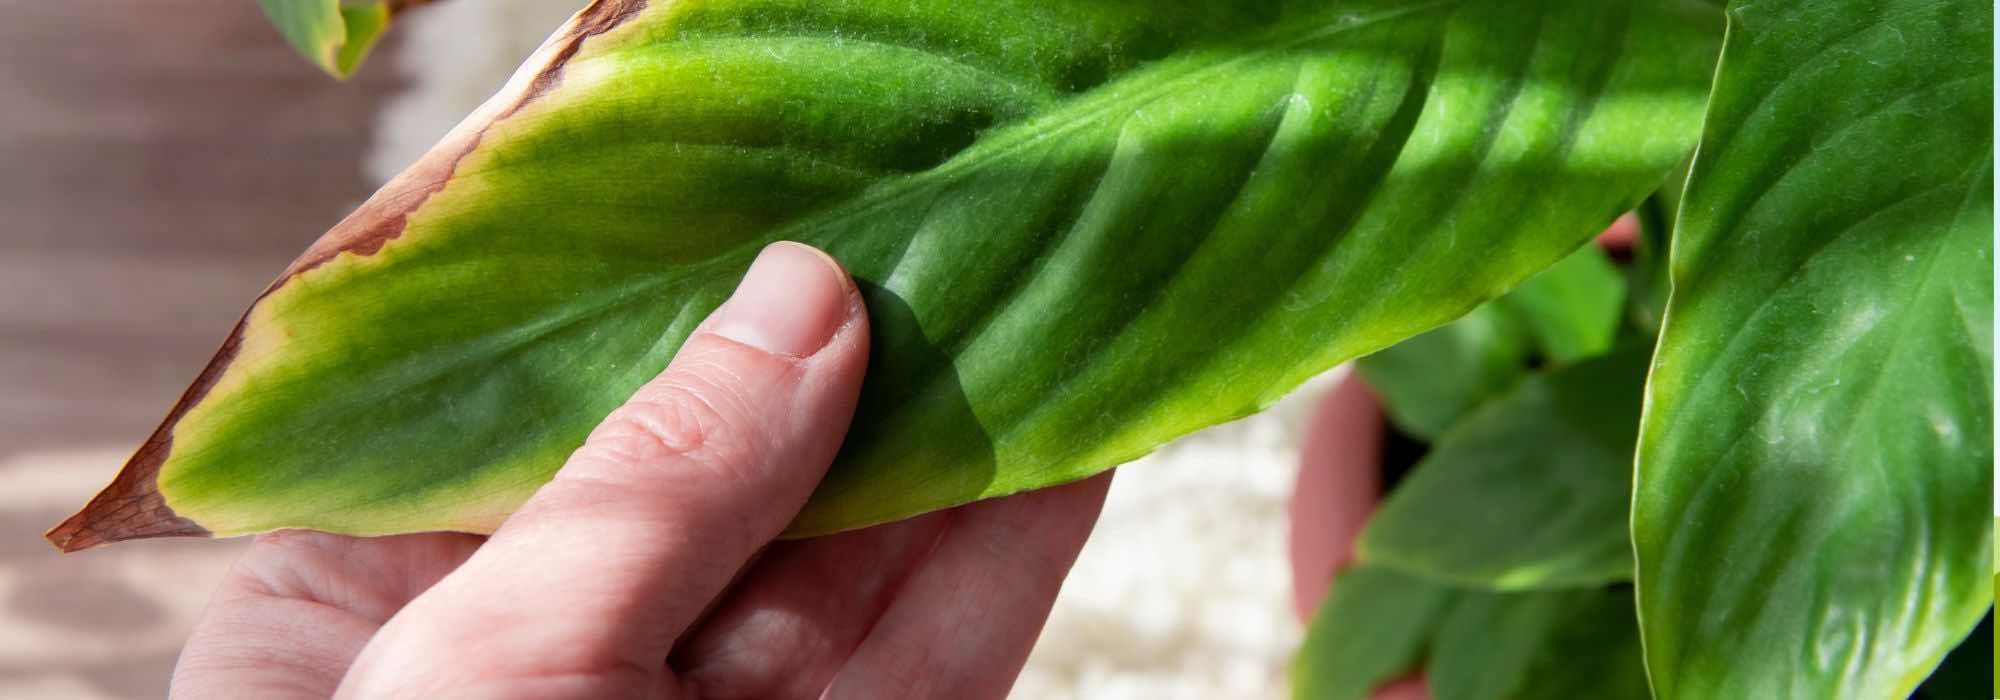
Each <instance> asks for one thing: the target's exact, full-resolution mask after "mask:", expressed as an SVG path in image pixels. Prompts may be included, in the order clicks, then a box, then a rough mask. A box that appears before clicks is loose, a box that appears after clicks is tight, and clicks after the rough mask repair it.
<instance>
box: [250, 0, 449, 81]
mask: <svg viewBox="0 0 2000 700" xmlns="http://www.w3.org/2000/svg"><path fill="white" fill-rule="evenodd" d="M258 4H260V5H262V6H263V7H264V16H265V17H267V18H269V19H270V20H271V24H272V25H273V26H275V27H277V28H278V32H279V33H281V34H284V35H285V40H286V41H290V42H291V43H292V48H295V49H298V51H299V54H300V55H303V56H305V57H306V60H309V61H312V62H313V65H316V66H319V67H320V69H321V70H324V71H326V72H327V73H329V74H331V75H333V77H336V78H345V77H347V76H349V75H352V74H353V73H354V69H355V68H358V67H360V66H361V59H363V58H366V57H367V56H368V50H369V49H372V48H374V47H375V42H376V41H377V40H379V39H381V38H382V32H384V31H387V30H388V29H389V19H390V18H391V17H393V16H394V15H395V14H396V13H397V12H398V11H400V10H401V9H403V8H404V7H405V6H407V5H410V4H413V3H412V2H411V1H410V0H258Z"/></svg>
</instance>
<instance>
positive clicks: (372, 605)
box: [172, 531, 485, 698]
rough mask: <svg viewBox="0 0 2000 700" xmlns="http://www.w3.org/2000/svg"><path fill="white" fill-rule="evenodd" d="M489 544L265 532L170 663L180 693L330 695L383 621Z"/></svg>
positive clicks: (467, 539) (453, 536)
mask: <svg viewBox="0 0 2000 700" xmlns="http://www.w3.org/2000/svg"><path fill="white" fill-rule="evenodd" d="M484 539H485V538H482V537H477V536H473V535H465V534H458V533H427V534H421V535H401V536H396V537H378V538H370V539H361V538H354V537H345V536H341V535H330V534H326V533H320V532H306V531H282V532H275V533H271V534H267V535H261V536H259V537H258V538H257V539H256V541H254V542H252V543H251V545H250V548H249V549H248V550H247V551H245V552H244V554H243V556H242V557H241V558H239V559H238V560H237V561H236V565H235V566H233V567H231V569H230V571H229V573H228V575H226V576H225V577H224V578H223V580H222V584H221V585H220V586H218V587H217V588H216V593H215V596H214V598H213V599H212V600H211V601H210V602H209V605H208V608H207V609H206V610H204V611H203V612H202V616H201V620H200V621H198V622H196V623H195V628H194V632H193V634H192V635H190V636H189V638H188V643H187V646H186V648H184V649H182V651H181V655H180V659H179V661H178V662H177V663H176V664H175V666H174V678H173V684H172V689H173V690H172V694H173V695H174V696H175V697H187V698H218V697H259V698H290V697H298V698H324V697H327V696H329V695H332V694H333V691H334V688H335V687H336V686H337V685H339V683H340V678H341V676H342V675H343V674H345V673H347V668H348V666H350V665H351V664H352V663H353V661H354V657H355V655H356V654H359V653H360V652H361V647H362V645H364V644H366V643H367V642H368V639H369V637H372V636H374V634H375V631H376V630H377V629H380V628H381V626H382V623H383V622H384V621H387V620H388V619H389V616H390V615H392V614H394V613H395V612H396V610H398V609H400V608H402V607H403V606H404V605H405V604H407V603H409V602H410V600H411V599H412V598H415V597H417V595H418V594H420V593H422V592H423V591H424V590H425V589H428V588H430V587H431V585H432V584H434V583H436V582H437V581H438V579H440V578H443V577H444V576H445V574H447V573H450V572H451V570H452V569H454V568H456V567H457V566H458V565H459V563H460V562H463V561H465V558H466V557H468V556H471V554H472V552H473V550H474V549H476V548H477V547H478V546H479V543H480V542H481V541H483V540H484Z"/></svg>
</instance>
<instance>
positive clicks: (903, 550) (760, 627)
mask: <svg viewBox="0 0 2000 700" xmlns="http://www.w3.org/2000/svg"><path fill="white" fill-rule="evenodd" d="M951 517H952V516H951V514H950V513H949V512H941V513H932V514H929V515H925V516H920V517H916V518H911V519H909V520H903V521H898V522H893V523H888V524H884V525H877V526H874V527H870V528H866V529H862V530H855V531H851V532H844V533H840V534H837V535H829V536H825V537H816V538H813V539H809V540H800V541H795V542H779V543H777V544H774V545H772V546H771V548H770V549H769V550H766V551H765V552H764V554H763V556H761V557H759V558H758V560H757V563H756V564H755V565H754V566H753V567H752V568H751V570H750V571H749V572H747V573H746V574H745V575H744V576H743V579H742V581H741V582H739V583H738V584H737V585H736V586H735V587H734V588H733V589H732V590H731V592H730V593H729V597H728V598H727V599H726V600H724V601H723V603H722V605H721V606H720V607H718V608H717V609H716V611H715V614H714V615H712V616H710V617H709V618H708V619H707V620H705V621H704V622H702V624H701V625H700V626H699V627H698V628H696V629H695V630H694V632H693V633H692V634H691V636H690V637H688V638H687V639H686V640H685V641H683V642H682V643H681V644H679V645H678V646H677V647H676V648H675V649H674V654H673V657H672V658H671V666H672V667H673V668H674V669H675V671H676V672H677V673H679V674H680V676H681V680H682V682H683V683H684V684H685V685H686V686H687V687H688V688H690V689H691V690H692V691H693V692H692V693H691V695H693V696H695V697H700V698H704V700H733V699H738V698H741V699H744V700H748V699H751V698H774V699H776V698H817V697H819V695H820V692H821V691H822V690H824V689H825V688H826V684H827V682H828V681H829V680H831V679H832V678H833V674H834V672H835V671H837V670H839V668H840V665H841V664H843V663H846V661H847V657H848V655H849V654H851V653H853V651H854V648H855V647H857V646H859V645H860V644H861V640H862V638H863V637H864V636H866V635H867V634H868V630H869V628H871V627H873V626H874V624H875V620H876V618H879V617H881V615H882V612H883V611H884V610H886V609H888V607H889V604H890V602H891V601H892V600H893V599H894V597H895V595H896V593H897V591H899V590H901V588H902V585H903V583H904V582H905V580H906V579H907V577H908V576H909V574H910V572H911V570H912V569H914V568H915V567H916V566H917V564H918V563H920V562H922V561H923V560H924V559H925V557H927V556H929V554H930V553H931V551H932V550H933V549H934V548H935V547H936V545H937V543H938V540H939V537H940V535H942V534H943V533H944V531H945V528H946V527H947V526H948V525H949V524H950V522H951Z"/></svg>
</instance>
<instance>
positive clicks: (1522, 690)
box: [1438, 588, 1652, 700]
mask: <svg viewBox="0 0 2000 700" xmlns="http://www.w3.org/2000/svg"><path fill="white" fill-rule="evenodd" d="M1566 605H1567V607H1566V609H1565V610H1564V613H1565V614H1566V616H1565V617H1564V619H1563V621H1562V624H1560V625H1558V626H1557V627H1556V628H1555V630H1554V631H1552V632H1551V633H1550V634H1549V635H1548V637H1547V639H1546V641H1544V642H1543V643H1542V652H1541V653H1540V654H1538V655H1537V656H1536V657H1535V658H1534V660H1532V661H1531V662H1529V666H1528V669H1527V671H1526V672H1525V675H1524V676H1523V677H1522V679H1521V680H1520V681H1519V682H1518V683H1516V684H1515V685H1514V688H1513V691H1512V692H1510V693H1508V695H1507V697H1509V698H1515V699H1517V700H1544V699H1546V700H1569V699H1574V698H1593V699H1596V700H1627V699H1629V700H1651V698H1652V691H1651V690H1650V689H1648V687H1647V685H1646V663H1645V653H1644V651H1643V649H1642V648H1641V646H1640V644H1639V621H1638V618H1637V611H1636V610H1635V609H1634V606H1633V602H1632V591H1631V589H1629V588H1610V589H1605V590H1602V591H1599V592H1582V591H1576V592H1571V593H1570V594H1569V597H1568V599H1567V600H1566ZM1468 642H1469V650H1473V651H1476V650H1477V646H1476V644H1477V643H1478V640H1477V639H1476V638H1473V639H1469V640H1468ZM1438 690H1439V693H1438V697H1447V696H1446V695H1444V694H1443V692H1442V691H1443V687H1442V686H1439V687H1438Z"/></svg>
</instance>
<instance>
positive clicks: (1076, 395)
mask: <svg viewBox="0 0 2000 700" xmlns="http://www.w3.org/2000/svg"><path fill="white" fill-rule="evenodd" d="M1306 5H1311V6H1312V7H1306ZM1717 20H1719V17H1717V16H1716V15H1714V14H1713V13H1710V12H1706V11H1702V10H1699V9H1695V10H1687V9H1683V8H1680V7H1679V6H1678V5H1676V6H1673V7H1661V6H1658V5H1655V4H1653V3H1650V2H1630V3H1628V2H1610V3H1607V2H1601V1H1599V0H1545V1H1518V2H1498V3H1496V2H1462V3H1461V2H1400V1H1383V0H1376V1H1373V2H1356V3H1348V4H1343V5H1341V6H1339V7H1335V8H1324V7H1322V6H1319V4H1318V3H1302V4H1300V6H1298V7H1292V6H1290V4H1286V3H1279V4H1273V5H1265V4H1252V3H1242V2H1237V1H1235V0H1208V1H1206V2H1189V3H1169V4H1159V3H1152V2H1142V1H1140V0H1124V1H1123V2H1111V1H1105V2H1083V3H1049V2H1027V1H1026V0H1021V1H1019V2H986V3H961V2H945V1H944V0H935V1H933V2H923V3H887V2H864V1H860V0H849V1H830V0H814V1H810V2H808V1H806V0H738V1H736V2H710V3H672V2H654V3H636V2H611V1H609V0H603V1H600V2H598V3H596V4H594V5H592V6H591V7H590V8H588V9H586V10H585V11H584V12H583V13H580V14H579V16H578V17H576V18H575V19H573V20H572V21H571V22H570V23H569V24H568V25H566V26H565V27H564V28H563V29H562V30H561V31H560V32H559V33H558V34H557V36H555V37H553V38H552V39H551V40H550V41H549V42H548V43H547V44H545V45H544V47H543V49H542V50H541V51H540V52H538V53H537V55H536V56H535V57H534V58H531V59H530V61H529V64H528V65H527V66H526V67H525V68H524V69H523V71H522V72H521V73H519V74H517V75H516V77H515V78H514V80H513V81H512V82H510V83H509V85H508V87H507V88H506V89H504V90H503V91H502V92H501V94H499V95H498V96H496V97H495V98H494V99H493V100H492V101H490V102H489V103H488V104H487V105H486V106H485V107H483V108H482V109H481V110H480V111H479V112H478V113H476V114H474V115H473V116H472V117H470V118H469V119H468V120H467V121H466V122H465V123H463V124H462V125H461V126H460V127H459V128H458V129H457V130H455V131H454V132H453V133H452V134H451V135H450V136H448V137H447V138H446V141H445V142H444V143H442V144H440V145H439V147H438V148H436V149H435V150H434V151H433V152H432V153H431V154H430V155H428V156H427V157H426V158H425V159H423V160H422V161H420V162H419V163H417V164H416V165H414V166H412V168H411V169H410V170H409V171H408V172H406V173H405V174H404V175H403V176H401V177H399V178H398V179H397V180H395V181H393V182H392V183H390V184H389V185H388V186H386V187H385V188H384V190H383V191H382V192H379V193H377V194H376V196H375V197H373V198H372V199H370V200H369V202H367V203H365V204H364V205H363V206H362V208H361V209H360V210H359V211H357V212H356V213H355V214H354V215H352V216H350V217H349V218H348V219H347V220H345V221H343V222H342V223H341V224H340V225H338V226H336V227H335V229H334V230H333V231H331V232H329V233H328V234H327V236H326V237H324V238H322V239H321V240H320V242H318V243H316V244H315V245H314V247H313V248H311V249H310V250H308V251H307V253H306V254H305V256H304V257H302V258H300V259H299V260H298V261H297V262H295V263H294V264H293V265H292V266H291V268H290V269H288V270H287V271H286V273H285V274H284V275H283V276H282V277H281V278H280V279H279V280H278V281H277V282H276V283H274V284H273V286H272V287H271V288H270V289H269V290H268V291H267V292H266V293H265V294H264V295H263V297H262V298H261V299H259V300H258V301H257V302H256V304H255V305H254V306H253V307H252V308H251V310H250V311H249V313H248V315H247V316H246V317H245V319H244V321H243V324H242V325H241V326H240V327H239V328H238V329H237V331H236V332H235V333H234V334H233V335H232V336H231V338H230V340H229V341H228V343H227V345H226V346H225V349H224V351H223V352H222V353H221V354H220V355H219V356H218V357H217V358H216V360H215V361H214V363H213V364H211V365H210V367H209V368H208V370H207V371H206V372H204V374H203V376H202V377H201V378H200V379H199V380H198V381H197V382H196V385H195V388H194V389H193V390H192V391H191V392H190V393H189V394H188V395H187V397H186V398H185V400H184V401H183V402H182V403H181V404H180V405H179V406H178V407H177V408H176V409H175V410H174V411H173V412H172V413H171V414H170V417H169V419H168V421H167V422H166V424H165V425H163V426H162V427H161V429H160V431H159V432H158V433H156V434H155V435H154V437H153V438H152V439H151V440H149V441H148V442H147V443H146V445H145V446H143V447H142V448H141V449H140V451H139V452H138V453H137V455H136V456H135V458H134V460H133V461H132V462H131V463H129V464H128V465H127V467H126V470H125V471H124V472H123V473H122V474H121V477H120V480H119V481H117V482H114V484H113V485H112V486H111V487H110V488H109V489H107V490H106V492H105V493H104V494H100V496H99V498H98V499H97V500H95V501H93V503H94V505H92V506H89V507H87V508H86V512H85V513H82V514H80V515H79V516H77V518H75V519H73V520H72V521H71V522H70V523H68V524H66V525H64V526H62V527H60V528H58V529H57V530H56V531H55V532H53V533H51V535H50V536H51V538H52V539H53V540H55V541H57V542H59V543H63V544H64V546H66V547H70V548H76V547H81V546H88V545H90V544H94V543H96V542H100V541H104V540H108V539H118V538H127V537H134V536H151V535H162V534H188V533H193V534H200V533H212V534H239V533H247V532H256V531H261V530H267V529H271V528H281V527H303V528H313V529H320V530H330V531H336V532H345V533H357V534H379V533H390V532H403V531H411V530H434V529H451V530H470V531H481V530H487V529H490V528H491V527H493V526H494V525H495V524H496V523H497V522H498V521H499V520H500V519H501V518H503V517H504V516H505V515H506V514H507V513H508V512H510V511H511V509H513V508H514V507H515V506H517V505H518V504H519V503H520V502H521V501H522V500H524V499H525V498H526V497H527V496H528V495H529V494H530V493H532V492H533V491H534V489H535V488H536V487H538V486H539V485H540V484H541V483H543V482H544V481H545V480H546V479H547V478H548V477H549V475H550V474H551V473H553V471H554V470H555V469H556V468H557V467H558V466H559V465H560V464H561V463H562V461H563V459H564V457H566V456H567V454H568V453H569V452H570V451H572V450H573V449H575V447H576V446H577V445H578V444H580V443H581V441H582V440H583V438H584V436H585V435H586V434H587V433H588V432H589V431H590V429H591V427H592V426H593V425H594V424H595V423H596V422H597V421H598V420H600V419H601V418H602V417H603V416H604V415H605V414H606V413H608V412H609V411H610V410H611V409H612V408H614V407H616V406H617V405H618V404H619V403H621V402H622V401H624V399H625V398H626V397H627V396H628V395H629V394H630V393H631V392H632V390H633V389H634V388H636V387H637V386H639V385H640V384H641V383H643V382H644V381H645V380H647V379H648V378H650V377H651V376H653V375H654V374H655V373H656V372H658V371H659V370H660V369H661V368H662V367H663V366H664V365H665V364H666V362H667V360H668V358H670V357H671V356H672V355H673V353H674V350H675V349H676V348H678V347H679V346H680V343H681V341H682V340H683V339H684V338H685V337H686V336H687V334H688V333H689V332H690V331H691V330H692V329H693V327H694V326H695V324H696V323H697V322H699V321H700V320H701V319H702V318H703V317H704V316H705V315H706V314H707V313H708V312H709V311H710V310H712V309H714V308H715V306H716V305H717V304H719V303H720V302H721V300H722V299H723V297H724V296H725V295H726V294H727V293H728V292H729V290H730V288H731V287H732V286H733V285H734V283H735V282H736V280H737V278H738V277H739V276H740V275H741V274H742V272H743V270H744V269H745V267H746V266H747V265H748V263H749V261H750V259H751V257H752V256H753V255H754V254H755V253H756V251H757V250H758V249H759V248H761V247H762V246H763V245H765V244H767V243H769V242H771V241H775V240H780V239H790V240H797V241H803V242H806V243H809V244H812V245H815V246H819V247H821V248H824V249H826V250H827V251H829V252H830V253H831V254H833V255H834V256H835V257H836V258H838V259H839V260H840V261H841V262H842V263H843V264H845V265H846V266H847V268H848V270H849V271H851V272H852V273H853V274H854V276H855V277H856V278H857V279H858V280H859V282H860V284H861V286H862V289H863V293H864V295H865V297H866V302H867V304H868V308H869V313H870V319H871V325H872V327H873V330H874V334H875V335H874V338H873V347H872V352H871V355H870V367H869V370H868V378H867V381H866V383H865V385H864V387H863V389H862V396H861V399H860V407H859V410H858V413H857V416H856V418H855V420H854V424H853V426H852V428H851V429H850V431H849V434H848V437H847V441H846V443H845V445H844V447H843V449H842V454H841V456H840V457H839V459H838V460H837V461H836V464H835V465H834V467H833V469H832V471H831V472H830V474H829V475H828V477H827V479H826V480H825V481H824V482H823V483H822V485H821V486H820V488H819V490H818V491H817V492H816V493H815V495H814V496H813V498H812V500H811V501H810V503H809V504H808V505H807V506H806V508H805V510H804V512H803V513H802V514H801V515H800V516H799V519H798V520H797V521H796V522H795V523H794V524H793V526H792V529H791V530H790V532H791V534H793V535H810V534H816V533H824V532H832V531H836V530H841V529H846V528H853V527H858V526H863V525H868V524H872V523H878V522H883V521H888V520H893V519H897V518H902V517H906V516H910V515H914V514H917V513H922V512H925V511H929V510H934V509H939V508H944V507H949V506H952V505H956V504H960V503H965V502H969V501H972V500H976V499H980V498H988V497H993V496H1001V495H1005V494H1010V493H1016V492H1019V491H1023V490H1027V489H1034V488H1041V487H1045V486H1050V485H1055V484H1061V483H1065V482H1069V481H1074V480H1076V479H1080V478H1084V477H1086V476H1089V475H1091V474H1095V473H1097V472H1100V471H1102V470H1104V469H1106V468H1109V467H1111V466H1113V465H1116V464H1119V463H1121V462H1124V461H1128V460H1130V459H1133V458H1135V457H1138V456H1140V455H1142V454H1144V453H1146V452H1147V451H1149V450H1151V449H1153V448H1154V447H1155V446H1157V445H1159V444H1161V443H1162V442H1165V441H1167V440H1170V439H1172V438H1174V437H1177V436H1179V435H1182V434H1185V433H1187V432H1189V431H1192V430H1195V429H1198V428H1201V427H1203V426H1206V425H1210V424H1213V423H1216V422H1220V421H1225V420H1229V419H1232V418H1236V417H1239V416H1243V415H1246V414H1248V413H1251V412H1253V411H1255V410H1257V409H1258V408H1260V407H1262V406H1265V405H1267V404H1269V403H1270V402H1272V401H1274V400H1276V399H1277V398H1278V397H1280V396H1282V395H1283V394H1284V393H1285V392H1286V391H1287V390H1289V389H1291V388H1292V387H1293V386H1296V385H1297V384H1298V383H1299V382H1301V381H1303V380H1305V379H1306V378H1308V377H1311V376H1313V375H1314V374H1316V373H1318V372H1321V371H1323V370H1324V369H1326V368H1328V367H1331V366H1332V365H1334V364H1337V363H1339V362H1341V361H1343V360H1346V359H1349V358H1352V357H1354V356H1356V355H1360V354H1363V353H1367V352H1370V351H1373V350H1377V349H1380V348H1382V347H1384V346H1387V345H1389V344H1390V343H1393V342H1395V341H1398V340H1401V339H1403V338H1406V337H1409V336H1411V335H1414V334H1416V333H1419V332H1422V331H1424V330H1428V329H1430V328H1433V327H1435V326H1438V325H1440V324H1442V323H1444V322H1446V321H1448V320H1450V319H1452V318H1454V317H1456V316H1458V315H1461V314H1463V313H1465V312H1466V311H1468V310H1470V309H1471V308H1473V307H1474V306H1476V305H1478V304H1479V303H1480V302H1482V301H1484V300H1486V299H1489V298H1492V297H1494V296H1496V295H1497V294H1499V293H1500V292H1501V291H1503V290H1506V289H1508V288H1510V287H1512V286H1514V285H1515V284H1517V283H1518V282H1520V281H1521V280H1522V279H1523V278H1525V277H1527V276H1528V275H1530V274H1532V273H1533V272H1534V271H1536V270H1539V269H1542V268H1544V267H1547V266H1548V265H1550V264H1552V263H1554V262H1555V261H1556V260H1557V259H1559V258H1561V257H1562V256H1563V255H1564V254H1565V253H1567V252H1568V251H1570V250H1573V249H1575V248H1576V247H1577V246H1579V245H1581V244H1582V243H1583V242H1584V241H1586V240H1588V239H1589V238H1590V237H1591V235H1592V234H1594V233H1595V232H1596V231H1597V230H1599V229H1601V228H1602V227H1603V226H1604V225H1605V224H1606V223H1607V222H1608V221H1610V220H1611V218H1612V217H1613V216H1615V215H1616V214H1617V213H1618V212H1621V211H1624V210H1626V209H1627V208H1629V207H1631V206H1632V205H1634V204H1636V203H1637V202H1638V201H1639V200H1640V199H1641V198H1643V197H1644V196H1645V194H1646V193H1647V192H1649V191H1651V190H1652V189H1653V188H1654V187H1655V186H1656V185H1657V184H1658V183H1659V181H1660V180H1661V178H1663V177H1664V176H1665V174H1666V172H1667V170H1668V169H1669V168H1671V167H1673V164H1674V163H1675V162H1677V161H1678V160H1679V159H1680V158H1681V157H1682V156H1683V155H1684V154H1685V153H1686V152H1687V150H1688V149H1690V148H1692V144H1693V138H1694V136H1695V133H1696V131H1697V130H1698V113H1699V111H1700V105H1701V102H1702V99H1703V97H1702V95H1703V93H1704V90H1705V86H1706V82H1707V75H1708V74H1709V70H1708V69H1709V66H1710V65H1712V62H1713V58H1714V46H1715V44H1714V43H1713V39H1714V32H1715V31H1716V29H1717V28H1718V27H1717Z"/></svg>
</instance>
